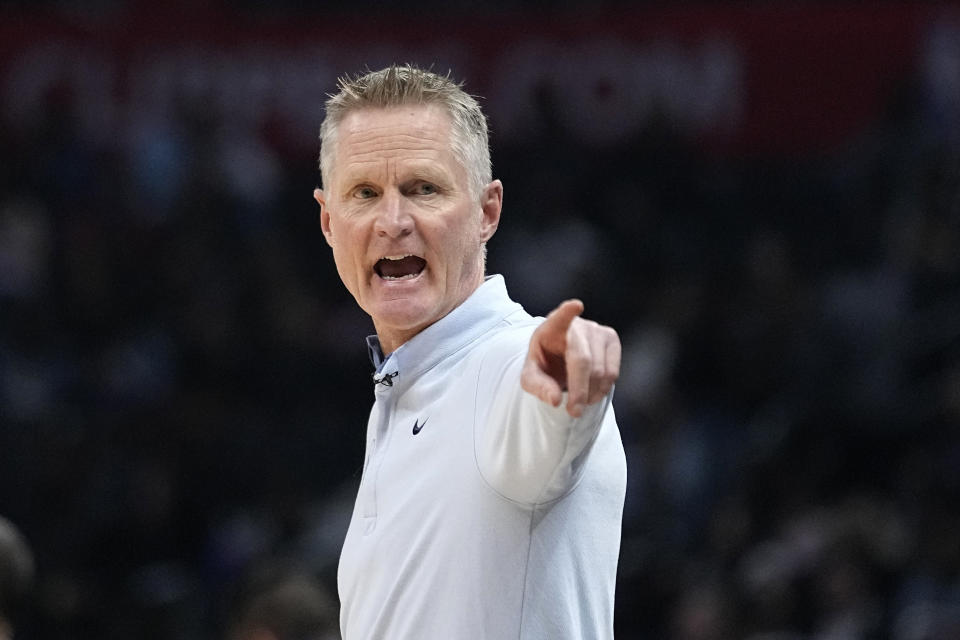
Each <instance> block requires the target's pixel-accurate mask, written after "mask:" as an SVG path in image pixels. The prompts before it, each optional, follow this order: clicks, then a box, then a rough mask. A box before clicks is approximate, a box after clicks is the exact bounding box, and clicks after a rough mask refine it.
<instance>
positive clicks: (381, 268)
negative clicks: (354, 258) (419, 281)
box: [373, 255, 427, 280]
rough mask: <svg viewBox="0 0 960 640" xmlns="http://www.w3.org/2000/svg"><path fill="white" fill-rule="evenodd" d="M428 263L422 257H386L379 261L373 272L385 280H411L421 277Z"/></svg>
mask: <svg viewBox="0 0 960 640" xmlns="http://www.w3.org/2000/svg"><path fill="white" fill-rule="evenodd" d="M426 266H427V261H426V260H424V259H423V258H421V257H420V256H414V255H404V256H385V257H383V258H380V259H379V260H377V263H376V264H375V265H373V270H374V271H376V272H377V275H378V276H380V277H381V278H383V279H384V280H409V279H410V278H415V277H417V276H418V275H420V272H422V271H423V269H424V268H425V267H426Z"/></svg>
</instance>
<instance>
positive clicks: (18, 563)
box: [0, 517, 34, 640]
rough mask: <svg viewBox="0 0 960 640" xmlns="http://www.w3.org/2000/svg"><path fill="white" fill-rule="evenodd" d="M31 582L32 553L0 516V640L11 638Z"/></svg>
mask: <svg viewBox="0 0 960 640" xmlns="http://www.w3.org/2000/svg"><path fill="white" fill-rule="evenodd" d="M33 581H34V564H33V554H32V552H31V551H30V547H29V545H28V544H27V541H26V540H25V539H24V537H23V535H22V534H21V533H20V531H19V530H18V529H17V528H16V527H15V526H14V525H13V523H12V522H10V521H9V520H7V519H6V518H3V517H0V640H11V639H12V638H13V637H14V632H15V631H16V629H17V623H18V622H19V621H20V618H21V617H22V616H23V615H24V614H26V612H27V611H26V610H27V608H28V606H29V600H30V596H31V592H32V590H33Z"/></svg>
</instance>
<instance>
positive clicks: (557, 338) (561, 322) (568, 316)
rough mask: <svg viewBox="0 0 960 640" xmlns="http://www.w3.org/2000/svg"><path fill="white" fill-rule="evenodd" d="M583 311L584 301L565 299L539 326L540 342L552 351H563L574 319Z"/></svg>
mask: <svg viewBox="0 0 960 640" xmlns="http://www.w3.org/2000/svg"><path fill="white" fill-rule="evenodd" d="M581 313H583V302H582V301H580V300H577V299H576V298H572V299H570V300H564V301H563V302H561V303H560V305H559V306H558V307H557V308H556V309H554V310H553V311H551V312H550V313H549V314H548V315H547V318H546V320H544V321H543V324H541V325H540V327H539V332H540V334H541V336H540V344H541V345H542V346H543V348H544V349H546V350H547V351H549V352H550V353H563V352H564V351H566V348H567V332H568V331H569V330H570V324H571V323H572V322H573V319H574V318H576V317H577V316H579V315H580V314H581Z"/></svg>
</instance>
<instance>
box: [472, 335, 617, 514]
mask: <svg viewBox="0 0 960 640" xmlns="http://www.w3.org/2000/svg"><path fill="white" fill-rule="evenodd" d="M521 335H522V336H526V338H527V339H529V333H526V332H524V333H522V334H521ZM518 342H519V341H518V340H516V339H511V340H504V341H500V342H499V343H498V344H497V345H495V346H494V347H493V348H492V349H491V350H490V352H489V353H487V355H486V357H485V358H484V363H483V366H482V367H481V369H480V373H479V376H480V380H478V397H477V416H476V423H475V426H474V429H475V431H474V448H475V451H476V456H477V466H478V468H479V470H480V473H481V475H482V476H483V478H484V480H485V481H486V482H487V484H489V485H490V487H491V488H493V489H494V490H495V491H497V492H498V493H499V494H500V495H502V496H503V497H505V498H508V499H510V500H513V501H515V502H519V503H522V504H528V505H533V504H544V503H548V502H551V501H553V500H556V499H558V498H560V497H562V496H563V495H564V494H566V493H567V492H568V491H570V490H571V489H572V488H573V487H574V486H576V483H577V480H578V478H579V476H580V472H581V470H582V468H583V463H584V461H585V460H586V457H587V455H586V454H587V453H588V452H589V450H590V447H591V446H592V444H593V442H594V440H595V439H596V437H597V433H598V432H599V431H600V426H601V424H602V423H603V418H604V415H605V413H606V412H607V410H608V408H609V406H610V403H611V398H612V395H613V392H612V391H611V392H610V393H609V394H607V396H606V397H605V398H603V399H602V400H601V401H600V402H597V403H595V404H592V405H589V406H587V407H586V408H585V409H584V412H583V415H582V416H580V417H579V418H572V417H571V416H570V415H568V414H567V412H566V408H565V407H566V394H564V400H563V402H561V404H560V406H558V407H553V406H551V405H550V404H548V403H545V402H541V401H540V400H539V399H538V398H537V397H536V396H533V395H532V394H529V393H527V392H525V391H524V390H523V389H522V388H521V387H520V374H521V370H522V367H523V363H524V359H525V355H526V343H520V344H517V343H518Z"/></svg>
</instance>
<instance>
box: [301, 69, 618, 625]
mask: <svg viewBox="0 0 960 640" xmlns="http://www.w3.org/2000/svg"><path fill="white" fill-rule="evenodd" d="M339 89H340V90H339V92H338V93H337V94H336V95H335V96H333V97H332V98H331V99H330V100H329V101H328V102H327V113H326V118H325V120H324V122H323V125H322V127H321V132H320V135H321V155H320V167H321V172H322V177H323V185H324V189H323V190H322V191H321V190H319V189H318V190H316V191H315V193H314V196H315V198H316V200H317V202H318V203H319V204H320V222H321V228H322V230H323V234H324V236H325V238H326V240H327V243H328V244H329V245H330V247H331V248H332V249H333V257H334V262H335V263H336V266H337V271H338V273H339V275H340V277H341V279H342V280H343V283H344V285H346V287H347V289H348V290H349V291H350V293H351V294H352V295H353V296H354V298H356V300H357V303H358V304H359V305H360V307H361V308H363V309H364V311H366V312H367V313H368V314H369V315H370V316H371V318H372V319H373V324H374V327H375V329H376V336H371V337H370V338H369V339H368V346H369V350H370V354H371V358H372V360H373V362H374V365H375V367H376V369H377V372H376V373H375V374H374V382H375V385H374V391H375V403H374V406H373V409H372V411H371V413H370V419H369V422H368V426H367V454H366V460H365V462H364V470H363V477H362V480H361V483H360V489H359V492H358V495H357V501H356V504H355V507H354V512H353V517H352V519H351V522H350V527H349V530H348V532H347V536H346V540H345V542H344V546H343V551H342V554H341V557H340V568H339V574H338V589H339V592H340V599H341V611H340V627H341V632H342V633H343V636H344V638H345V639H346V640H367V639H369V640H373V639H378V640H379V639H394V638H418V639H436V640H448V639H453V638H457V639H468V640H477V639H482V638H490V639H495V640H499V639H504V638H521V639H524V640H527V639H543V640H547V639H549V640H560V639H564V638H591V639H595V638H611V637H612V636H613V596H614V583H615V579H616V566H617V557H618V553H619V545H620V525H621V517H622V511H623V499H624V490H625V484H626V463H625V458H624V454H623V446H622V444H621V442H620V435H619V432H618V429H617V425H616V422H615V419H614V415H613V409H612V407H611V404H610V401H611V395H612V389H613V384H614V382H615V380H616V378H617V375H618V373H619V367H620V341H619V339H618V337H617V334H616V332H614V331H613V330H612V329H610V328H608V327H602V326H600V325H598V324H596V323H594V322H591V321H587V320H584V319H582V318H580V317H579V315H580V313H581V312H582V311H583V305H582V303H581V302H580V301H578V300H568V301H566V302H564V303H562V304H561V305H560V306H559V307H557V308H556V309H555V310H554V311H553V312H551V313H550V314H549V315H548V316H547V318H546V319H545V320H543V319H535V318H532V317H530V316H529V315H528V314H527V313H526V312H525V311H524V310H523V309H522V308H521V307H520V305H518V304H517V303H515V302H513V301H511V300H510V298H509V297H508V296H507V292H506V286H505V284H504V280H503V278H502V277H500V276H491V277H485V276H484V273H485V255H486V242H487V240H489V239H490V238H491V236H493V234H494V232H495V231H496V229H497V224H498V222H499V220H500V208H501V204H502V200H503V186H502V184H501V183H500V181H499V180H492V177H491V169H490V152H489V147H488V140H487V125H486V119H485V117H484V115H483V113H482V112H481V111H480V107H479V106H478V105H477V103H476V101H475V100H474V99H473V98H471V97H470V96H469V95H467V94H466V93H464V92H463V91H462V90H461V89H460V87H459V85H457V84H456V83H454V82H452V81H451V80H450V78H449V77H443V76H439V75H436V74H433V73H430V72H427V71H423V70H419V69H417V68H413V67H409V66H402V67H390V68H388V69H384V70H382V71H377V72H371V73H368V74H366V75H364V76H362V77H359V78H354V79H351V78H345V79H343V80H341V82H340V85H339ZM544 268H545V269H549V265H544Z"/></svg>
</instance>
